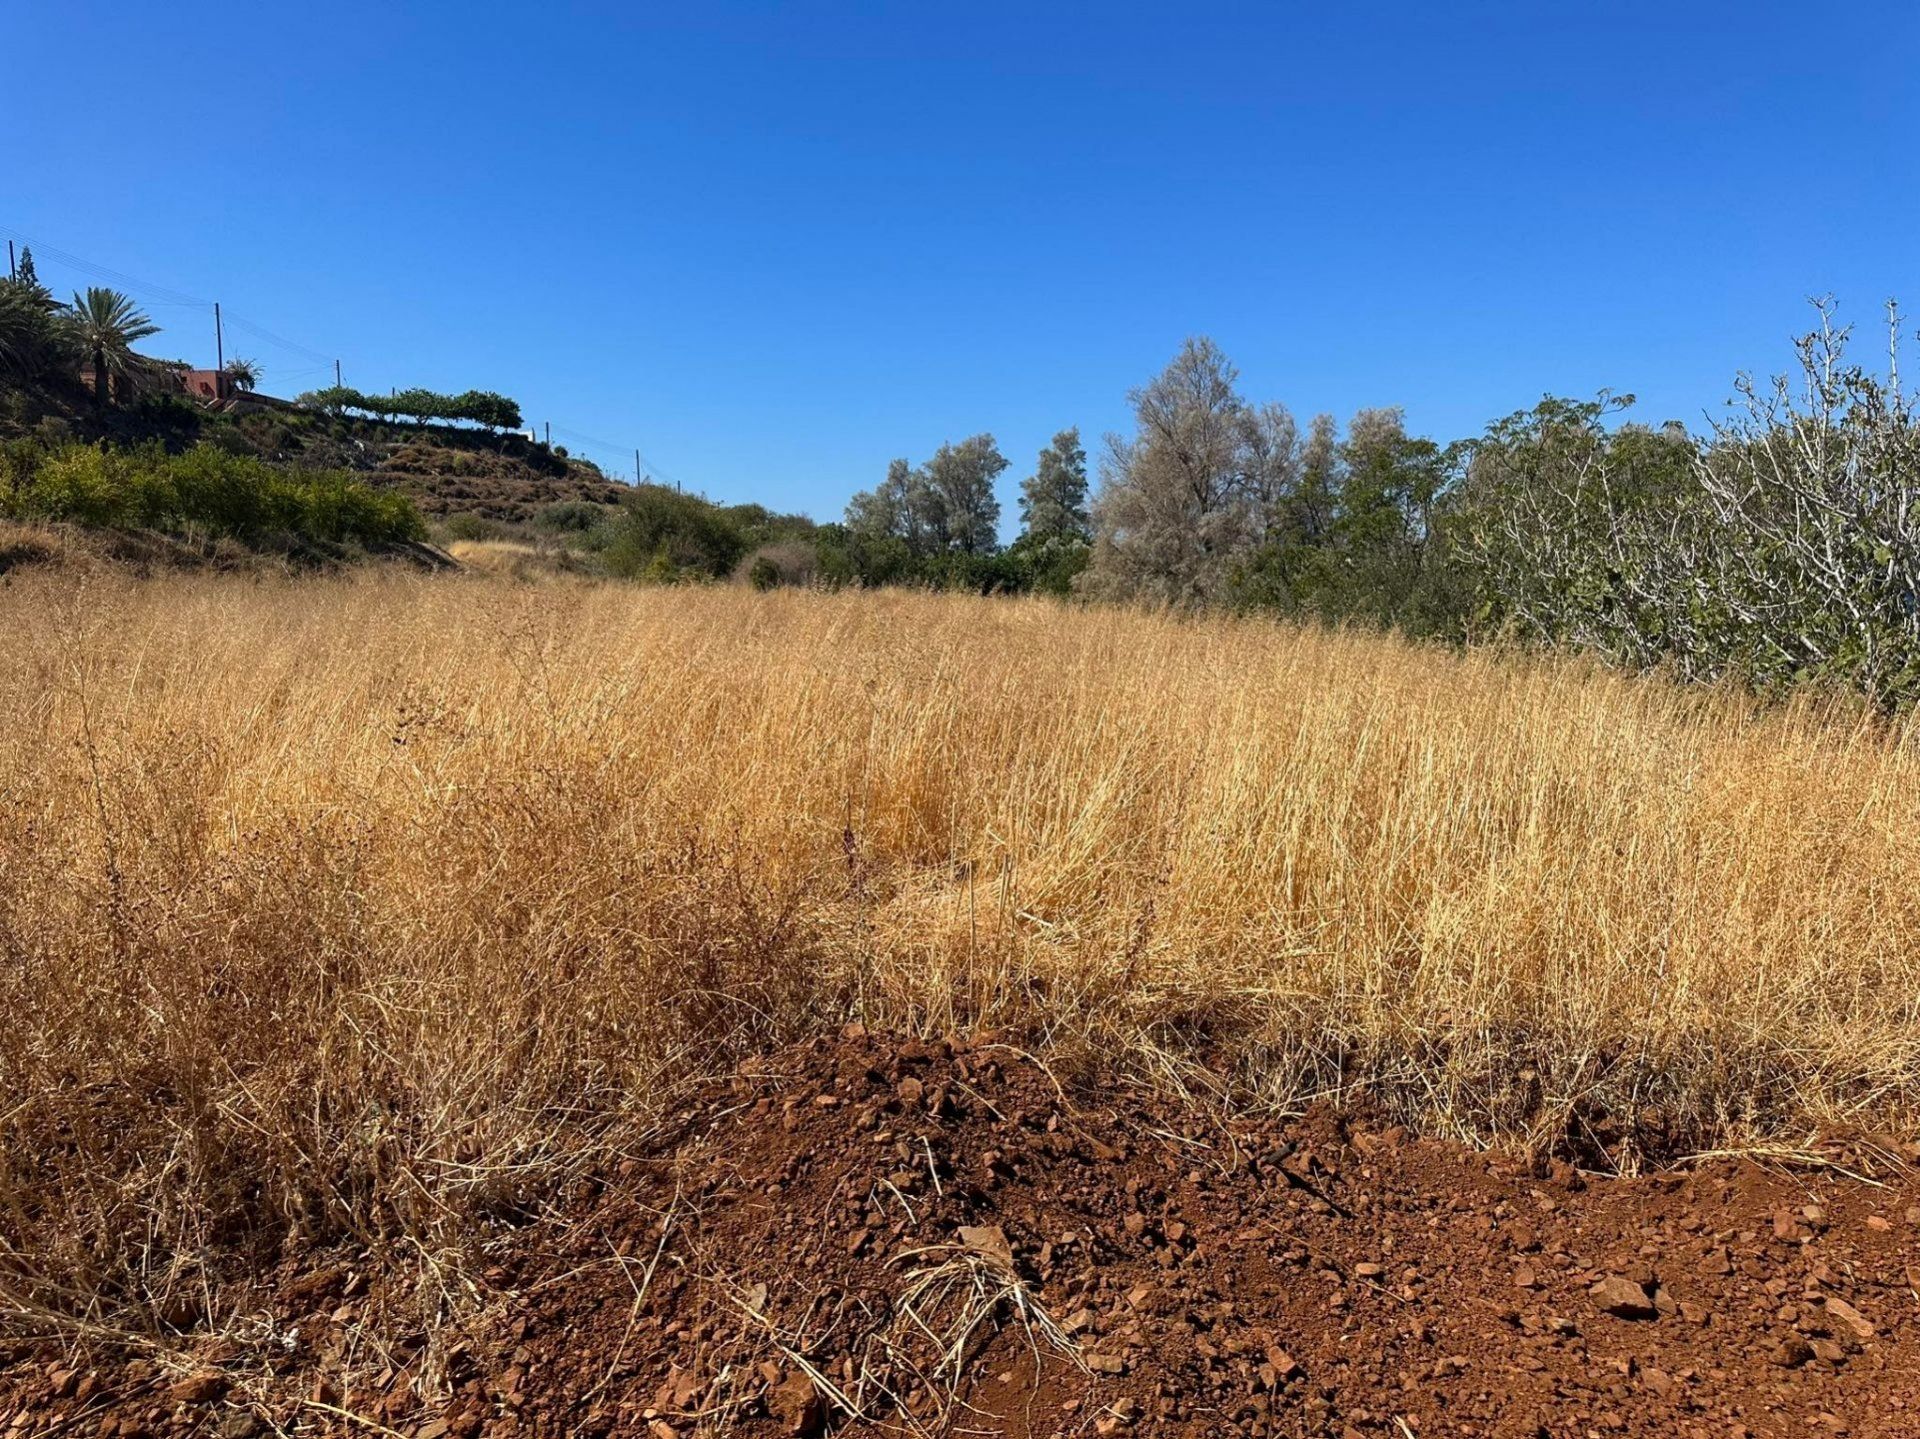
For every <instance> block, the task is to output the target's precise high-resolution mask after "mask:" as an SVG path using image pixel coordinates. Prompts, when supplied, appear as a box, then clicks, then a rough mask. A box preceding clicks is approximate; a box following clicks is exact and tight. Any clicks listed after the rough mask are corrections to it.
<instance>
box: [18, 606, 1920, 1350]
mask: <svg viewBox="0 0 1920 1439" xmlns="http://www.w3.org/2000/svg"><path fill="white" fill-rule="evenodd" d="M0 636H3V637H4V638H3V639H0V1010H3V1011H4V1014H5V1016H6V1022H5V1024H4V1025H0V1126H4V1133H0V1151H3V1154H4V1158H0V1165H3V1166H4V1168H0V1242H4V1245H5V1254H4V1257H3V1258H0V1275H6V1277H4V1278H3V1279H0V1282H4V1283H5V1284H6V1285H7V1286H8V1287H7V1291H6V1292H7V1293H8V1294H10V1295H12V1296H13V1299H14V1301H15V1302H16V1303H19V1302H25V1301H30V1302H31V1303H33V1304H35V1305H41V1306H45V1307H49V1308H60V1307H62V1306H65V1307H67V1308H68V1309H69V1310H70V1311H71V1312H83V1311H86V1310H87V1306H89V1305H93V1304H103V1305H108V1306H111V1305H115V1304H127V1303H137V1304H141V1305H146V1306H148V1307H147V1310H146V1312H147V1313H148V1314H149V1315H152V1316H156V1322H158V1319H161V1318H166V1319H172V1320H175V1321H178V1320H180V1319H182V1318H183V1317H197V1316H199V1315H202V1314H204V1313H205V1312H206V1311H207V1310H208V1309H210V1308H211V1309H217V1308H218V1306H219V1303H220V1300H219V1297H218V1296H219V1294H220V1292H221V1286H222V1284H223V1281H224V1280H225V1279H226V1278H227V1277H229V1275H230V1274H231V1273H233V1272H238V1271H244V1270H246V1269H247V1268H248V1267H250V1266H252V1265H255V1264H259V1263H262V1262H264V1261H265V1260H266V1258H267V1257H268V1256H269V1255H270V1254H271V1253H272V1252H273V1250H274V1247H275V1246H277V1245H279V1244H281V1243H283V1242H284V1241H285V1240H286V1239H287V1238H288V1236H289V1235H293V1236H298V1235H301V1234H307V1235H312V1236H314V1237H322V1238H324V1237H328V1236H333V1235H340V1234H347V1235H351V1236H352V1237H354V1238H356V1239H357V1240H360V1241H362V1242H370V1243H374V1244H376V1245H385V1246H390V1247H391V1248H392V1249H393V1250H394V1251H395V1252H398V1251H400V1250H406V1251H408V1252H416V1253H423V1254H425V1255H428V1256H430V1257H431V1256H435V1255H439V1254H443V1253H452V1252H455V1251H457V1250H458V1249H459V1247H460V1246H461V1245H463V1244H465V1243H467V1242H469V1241H470V1239H471V1237H472V1236H473V1235H474V1234H476V1233H478V1232H480V1231H481V1230H483V1229H484V1227H485V1226H486V1225H487V1224H488V1223H490V1222H496V1221H501V1222H504V1221H511V1220H513V1219H515V1218H516V1217H518V1216H521V1215H524V1214H525V1213H527V1212H529V1211H530V1210H531V1209H533V1208H535V1207H537V1206H538V1205H539V1204H541V1203H542V1202H543V1201H544V1200H545V1199H547V1198H548V1197H550V1196H551V1195H552V1194H554V1193H555V1192H556V1190H557V1188H558V1187H560V1186H561V1185H562V1184H563V1183H564V1181H565V1179H566V1177H567V1176H568V1175H570V1174H572V1173H574V1172H575V1171H576V1170H577V1169H578V1168H580V1167H581V1166H583V1165H587V1164H591V1163H595V1162H599V1161H601V1160H603V1159H604V1158H605V1157H606V1151H607V1148H608V1147H609V1146H613V1145H617V1144H620V1143H622V1142H625V1141H626V1140H627V1139H628V1138H629V1137H630V1136H631V1135H632V1134H633V1133H634V1132H635V1129H636V1126H642V1125H644V1124H645V1123H646V1122H647V1121H648V1120H649V1119H650V1118H651V1117H653V1116H654V1115H655V1114H656V1113H657V1110H658V1106H659V1105H660V1104H661V1102H662V1100H663V1096H665V1095H666V1094H667V1093H668V1091H669V1087H670V1086H671V1084H672V1083H673V1082H674V1081H676V1080H678V1079H680V1078H683V1077H685V1076H686V1075H688V1074H690V1073H693V1072H696V1071H698V1070H700V1069H702V1068H704V1067H709V1066H713V1065H715V1064H718V1063H720V1062H722V1061H724V1060H726V1059H727V1058H729V1057H731V1056H735V1055H737V1054H739V1053H741V1052H743V1051H746V1050H748V1049H751V1048H752V1047H754V1046H760V1045H765V1044H768V1043H773V1042H778V1041H781V1040H784V1039H787V1038H790V1037H793V1036H798V1035H803V1034H806V1033H808V1032H809V1031H812V1030H816V1029H817V1028H818V1027H820V1026H823V1025H827V1024H831V1023H836V1022H839V1021H841V1020H843V1019H845V1018H847V1017H853V1016H858V1017H861V1018H864V1019H865V1020H866V1021H868V1022H869V1023H871V1024H874V1025H879V1026H891V1027H905V1028H912V1029H919V1030H927V1031H945V1030H949V1029H952V1028H956V1027H979V1026H994V1027H1000V1028H1008V1029H1013V1030H1016V1031H1018V1032H1020V1034H1021V1035H1022V1036H1023V1039H1024V1042H1026V1043H1028V1044H1030V1045H1033V1046H1035V1047H1041V1048H1044V1050H1045V1052H1047V1053H1048V1054H1049V1055H1051V1056H1054V1057H1055V1058H1056V1059H1057V1060H1058V1061H1059V1062H1060V1063H1061V1064H1062V1065H1063V1066H1067V1067H1069V1068H1070V1067H1072V1066H1074V1065H1079V1066H1082V1067H1090V1066H1095V1065H1105V1066H1118V1067H1120V1068H1122V1069H1131V1070H1133V1071H1136V1072H1138V1073H1141V1074H1146V1075H1149V1076H1152V1077H1157V1078H1159V1079H1161V1080H1166V1081H1171V1082H1180V1083H1192V1082H1193V1081H1194V1080H1195V1078H1196V1077H1197V1075H1198V1074H1199V1071H1197V1070H1196V1069H1194V1068H1193V1067H1192V1061H1193V1060H1194V1059H1195V1058H1196V1057H1206V1058H1208V1059H1209V1060H1210V1061H1211V1062H1212V1063H1213V1065H1215V1066H1216V1068H1220V1069H1224V1072H1226V1073H1228V1074H1229V1075H1231V1077H1232V1079H1233V1082H1234V1084H1235V1085H1236V1086H1237V1092H1238V1095H1239V1097H1240V1098H1241V1099H1242V1100H1245V1101H1250V1102H1267V1103H1273V1104H1298V1103H1300V1102H1302V1101H1303V1100H1304V1099H1306V1098H1308V1097H1310V1096H1314V1095H1318V1094H1328V1093H1341V1094H1347V1095H1368V1096H1372V1097H1374V1098H1375V1099H1377V1100H1378V1101H1379V1102H1380V1103H1383V1104H1385V1105H1387V1106H1389V1107H1391V1108H1392V1109H1394V1110H1396V1111H1400V1112H1403V1113H1405V1114H1408V1115H1411V1116H1415V1117H1418V1118H1419V1119H1420V1120H1421V1121H1423V1122H1424V1123H1426V1124H1428V1125H1430V1126H1435V1127H1437V1128H1439V1129H1440V1130H1443V1131H1449V1132H1454V1133H1458V1134H1461V1135H1463V1136H1470V1137H1472V1138H1475V1139H1480V1140H1489V1141H1524V1142H1532V1143H1544V1142H1571V1143H1574V1144H1576V1145H1589V1146H1591V1148H1590V1152H1592V1153H1595V1154H1597V1153H1598V1152H1599V1148H1598V1146H1599V1145H1601V1144H1603V1143H1606V1142H1609V1141H1612V1142H1614V1145H1615V1147H1614V1153H1615V1155H1616V1156H1619V1155H1621V1154H1623V1153H1625V1154H1630V1153H1631V1150H1630V1149H1626V1150H1623V1149H1622V1148H1620V1147H1619V1144H1618V1141H1619V1140H1620V1139H1621V1138H1623V1137H1624V1138H1625V1139H1627V1140H1629V1141H1632V1140H1635V1139H1641V1140H1646V1141H1647V1142H1655V1143H1662V1144H1665V1145H1668V1146H1672V1145H1682V1146H1684V1145H1689V1144H1705V1143H1707V1142H1709V1141H1730V1140H1731V1141H1738V1140H1740V1139H1742V1138H1743V1137H1748V1136H1754V1135H1763V1134H1770V1135H1778V1134H1780V1133H1782V1132H1796V1131H1799V1130H1801V1129H1802V1128H1803V1127H1805V1126H1810V1125H1814V1124H1817V1123H1820V1122H1823V1121H1849V1120H1862V1119H1864V1120H1868V1121H1872V1122H1876V1123H1877V1122H1882V1121H1889V1122H1899V1121H1901V1120H1904V1119H1905V1118H1908V1117H1910V1116H1911V1115H1912V1114H1913V1112H1914V1100H1915V1097H1916V1094H1917V1093H1920V943H1917V941H1920V827H1916V824H1915V820H1916V817H1917V816H1920V750H1917V749H1916V747H1915V745H1914V744H1913V743H1911V742H1909V741H1908V739H1907V738H1906V737H1905V736H1903V735H1899V734H1888V733H1886V732H1884V731H1883V730H1882V729H1881V728H1880V727H1878V726H1876V725H1875V724H1874V723H1872V722H1870V721H1867V720H1863V719H1861V718H1859V717H1858V716H1857V715H1852V714H1849V713H1846V712H1837V711H1835V712H1823V711H1822V710H1821V709H1819V708H1818V707H1817V706H1814V705H1811V704H1809V705H1807V706H1804V707H1802V708H1800V709H1794V710H1788V711H1784V712H1780V711H1775V712H1770V713H1769V712H1760V711H1757V710H1755V709H1754V708H1752V707H1751V706H1749V705H1747V704H1745V703H1744V702H1742V701H1740V700H1739V699H1738V698H1736V697H1732V696H1724V695H1712V694H1706V693H1702V692H1698V691H1695V692H1686V691H1682V690H1679V689H1676V688H1673V687H1669V686H1666V685H1663V684H1661V683H1657V682H1644V681H1641V682H1636V681H1633V680H1629V679H1624V678H1620V677H1616V676H1613V675H1610V674H1607V673H1605V672H1601V671H1598V670H1594V669H1591V668H1589V667H1585V666H1581V665H1576V664H1571V663H1522V662H1519V661H1516V660H1512V659H1507V658H1502V657H1498V656H1492V655H1466V656H1456V655H1452V654H1448V653H1445V652H1442V651H1437V650H1433V649H1422V648H1417V647H1414V646H1411V645H1408V644H1405V643H1402V642H1400V641H1397V640H1394V639H1391V638H1379V637H1370V636H1356V635H1342V634H1331V633H1320V632H1314V631H1297V630H1291V629H1285V628H1279V627H1274V626H1271V625H1267V624H1263V623H1235V622H1229V621H1224V620H1219V621H1206V622H1189V621H1182V620H1178V619H1174V618H1165V617H1153V616H1145V615H1139V614H1133V613H1125V612H1120V611H1117V610H1092V611H1079V610H1070V609H1065V608H1059V607H1055V606H1053V605H1051V604H1047V603H1044V602H1039V601H1019V602H986V601H979V600H970V599H963V598H933V597H923V596H912V595H906V594H897V593H894V594H878V595H875V594H844V595H831V596H829V595H814V594H801V593H775V594H770V595H754V594H749V593H746V592H742V591H734V590H727V591H722V590H678V589H675V590H640V589H630V588H612V587H604V588H594V587H584V586H582V587H573V588H562V587H513V586H508V585H504V584H499V583H494V582H488V581H450V580H444V579H440V580H435V579H409V578H400V577H384V578H359V579H340V580H306V581H298V582H285V581H266V582H260V581H250V580H221V579H215V578H182V579H167V580H155V581H149V582H135V581H131V580H124V579H118V578H114V577H112V576H100V575H96V576H93V577H91V578H81V579H76V578H74V577H72V576H66V577H62V576H50V577H46V578H42V579H38V580H30V581H18V580H17V581H15V582H14V583H13V584H12V585H11V586H9V587H8V588H6V589H4V590H0ZM9 1270H10V1271H11V1273H10V1274H7V1271H9Z"/></svg>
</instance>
